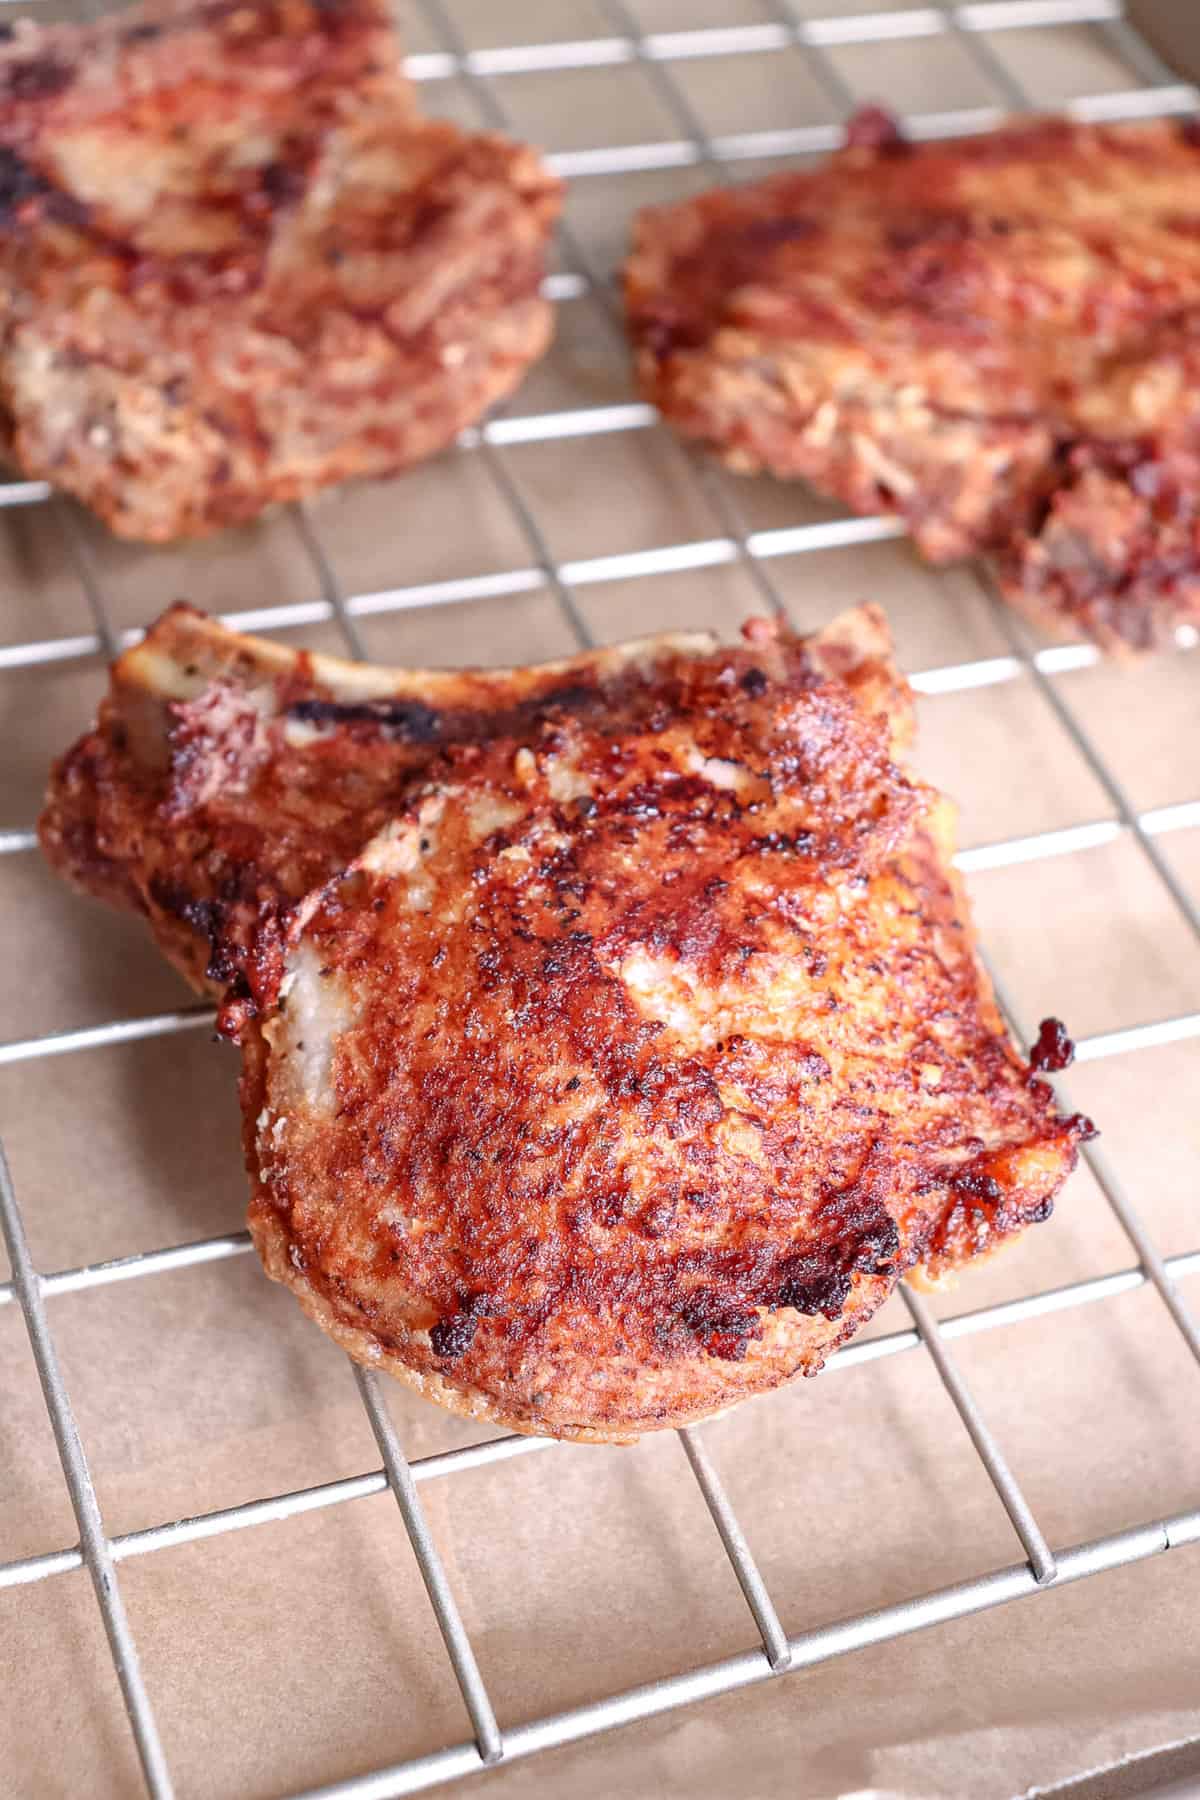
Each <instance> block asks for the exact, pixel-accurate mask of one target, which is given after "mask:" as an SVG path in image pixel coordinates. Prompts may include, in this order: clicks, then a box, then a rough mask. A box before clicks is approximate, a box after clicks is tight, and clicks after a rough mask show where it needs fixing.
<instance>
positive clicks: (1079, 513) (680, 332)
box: [625, 113, 1200, 650]
mask: <svg viewBox="0 0 1200 1800" xmlns="http://www.w3.org/2000/svg"><path fill="white" fill-rule="evenodd" d="M1198 184H1200V133H1198V132H1197V131H1196V129H1195V127H1194V124H1193V122H1192V121H1186V122H1182V123H1180V122H1172V121H1161V122H1155V123H1151V124H1139V125H1114V126H1104V125H1081V124H1076V123H1073V122H1069V121H1066V120H1061V119H1040V120H1033V121H1025V122H1022V123H1014V124H1012V125H1010V126H1008V127H1006V128H1004V129H1003V130H1000V131H998V132H994V133H989V134H986V135H983V136H979V137H973V138H965V139H961V140H953V141H943V142H937V143H924V144H909V143H907V142H905V141H904V140H903V139H902V138H901V137H900V135H899V133H898V132H897V131H896V129H895V127H894V126H893V125H892V124H891V122H890V121H889V120H888V119H887V118H886V117H885V116H884V115H881V114H878V113H874V114H865V115H860V116H859V118H858V119H857V120H855V121H852V123H851V126H850V129H849V133H848V142H847V147H846V148H845V149H844V150H842V151H841V152H839V153H838V154H836V155H835V156H833V157H832V158H830V159H829V160H828V162H827V163H825V164H824V165H823V166H821V167H819V168H816V169H812V170H806V171H801V172H798V173H795V174H791V173H789V174H784V175H778V176H774V177H772V178H770V179H769V180H767V181H763V182H759V183H755V184H753V185H750V186H747V187H742V188H735V189H731V190H723V191H720V192H716V193H710V194H704V195H701V196H700V197H698V198H695V199H690V200H687V201H684V202H682V203H681V204H679V205H676V206H672V207H665V208H660V209H656V210H652V211H649V212H645V213H643V214H642V215H641V216H640V217H639V219H638V220H637V223H636V226H635V229H634V241H633V248H632V253H631V255H630V258H629V261H628V263H627V265H626V271H625V291H626V300H627V306H628V315H629V324H630V331H631V335H632V338H633V343H634V346H635V351H636V362H637V371H638V377H639V381H640V383H641V386H642V388H643V391H644V392H645V393H646V395H647V397H648V398H650V399H651V400H652V401H653V402H654V403H655V404H656V405H657V406H658V407H659V408H660V409H661V411H662V412H663V413H664V415H665V416H666V417H667V418H668V419H669V420H670V421H671V422H672V423H673V424H674V425H675V426H676V427H677V428H678V429H679V430H681V431H682V432H684V433H685V434H687V435H688V436H690V437H695V438H698V439H700V440H701V441H703V442H704V443H706V444H707V445H709V446H710V447H711V448H712V449H714V450H715V451H716V452H717V453H718V454H719V455H720V456H721V457H722V459H723V460H724V461H726V462H727V463H728V464H729V465H730V466H731V467H733V468H736V469H741V470H747V471H754V470H760V469H767V470H770V471H772V472H773V473H775V474H777V475H782V476H802V477H804V478H805V479H807V480H809V481H811V482H812V483H813V484H814V485H815V486H817V487H818V488H820V489H822V490H823V491H824V492H826V493H829V494H831V495H833V496H835V497H836V498H838V499H840V500H842V501H844V502H845V503H846V504H847V505H848V506H850V507H852V508H854V509H855V510H856V511H859V512H879V511H890V512H896V513H898V514H900V515H901V517H903V519H904V520H905V522H906V523H907V525H908V526H909V528H910V530H911V532H912V535H913V538H914V540H915V542H916V544H917V546H918V548H919V549H920V550H921V551H922V552H923V553H924V554H925V555H926V556H928V557H929V558H931V559H932V560H933V561H935V562H943V561H946V560H949V559H952V558H955V557H960V556H965V555H969V554H971V553H973V552H976V551H984V552H988V553H991V554H994V555H995V556H996V557H997V559H998V561H999V565H1000V573H1001V577H1002V580H1003V582H1004V584H1005V586H1006V588H1007V589H1008V591H1009V592H1010V594H1011V595H1012V597H1014V598H1016V599H1017V600H1018V601H1019V603H1020V604H1023V605H1024V606H1025V607H1026V608H1029V609H1036V611H1037V612H1038V614H1039V616H1040V618H1041V619H1042V621H1043V622H1046V623H1049V624H1051V625H1053V626H1057V627H1058V628H1059V629H1068V630H1076V631H1077V630H1079V629H1082V630H1084V631H1085V632H1087V633H1088V634H1089V635H1091V636H1092V637H1093V638H1094V639H1095V640H1096V641H1097V642H1098V643H1100V644H1101V645H1102V646H1103V647H1105V648H1106V649H1110V650H1121V649H1144V648H1147V647H1150V646H1151V645H1153V644H1155V643H1157V642H1160V641H1162V640H1163V639H1165V638H1169V637H1170V635H1171V633H1172V632H1173V630H1174V628H1175V627H1176V626H1177V625H1179V624H1181V623H1184V622H1187V621H1190V620H1195V619H1197V618H1200V574H1198V571H1200V524H1198V522H1197V505H1196V499H1195V487H1194V482H1193V476H1194V470H1195V462H1196V456H1197V451H1198V449H1200V407H1198V406H1197V403H1196V400H1195V394H1196V391H1197V390H1196V375H1197V372H1198V362H1200V358H1198V357H1197V353H1196V349H1195V341H1196V336H1197V329H1198V328H1200V204H1198V202H1197V189H1198ZM1093 468H1098V469H1101V470H1103V472H1104V476H1103V481H1097V480H1096V479H1094V478H1092V477H1090V476H1089V475H1088V474H1087V471H1088V470H1091V469H1093ZM1134 515H1136V519H1135V518H1134Z"/></svg>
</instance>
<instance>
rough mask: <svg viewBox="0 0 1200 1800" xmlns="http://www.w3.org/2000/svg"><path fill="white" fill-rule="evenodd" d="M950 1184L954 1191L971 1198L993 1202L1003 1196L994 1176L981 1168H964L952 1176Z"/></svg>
mask: <svg viewBox="0 0 1200 1800" xmlns="http://www.w3.org/2000/svg"><path fill="white" fill-rule="evenodd" d="M951 1186H952V1187H953V1188H954V1191H955V1193H958V1194H968V1195H969V1196H970V1197H971V1199H972V1200H989V1201H991V1202H993V1203H995V1202H996V1201H997V1200H1003V1198H1004V1189H1003V1188H1002V1187H1001V1186H1000V1183H999V1182H998V1181H997V1180H996V1177H995V1176H994V1175H988V1174H987V1173H985V1171H984V1170H983V1169H964V1170H963V1171H962V1172H961V1174H958V1175H956V1176H955V1177H954V1180H953V1182H952V1183H951Z"/></svg>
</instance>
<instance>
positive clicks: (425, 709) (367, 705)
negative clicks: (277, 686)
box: [288, 700, 445, 744]
mask: <svg viewBox="0 0 1200 1800" xmlns="http://www.w3.org/2000/svg"><path fill="white" fill-rule="evenodd" d="M288 717H289V719H295V720H296V721H297V723H300V724H306V725H332V726H335V727H336V726H338V725H373V726H375V727H376V728H377V729H378V730H379V731H382V732H385V733H386V734H387V735H388V736H389V737H398V738H403V739H404V740H405V741H406V742H407V743H410V744H436V743H438V742H440V740H441V738H442V736H443V734H444V723H445V722H444V720H443V718H442V715H441V714H440V713H439V712H436V711H435V710H434V708H433V707H432V706H426V705H424V703H423V702H422V701H420V700H362V701H343V700H294V701H293V702H292V704H291V705H290V706H289V707H288Z"/></svg>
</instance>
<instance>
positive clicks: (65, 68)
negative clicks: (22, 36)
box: [4, 56, 75, 100]
mask: <svg viewBox="0 0 1200 1800" xmlns="http://www.w3.org/2000/svg"><path fill="white" fill-rule="evenodd" d="M74 79H75V71H74V69H73V68H72V67H71V65H70V63H65V62H60V61H59V59H58V58H57V57H56V56H33V57H30V59H29V61H28V62H23V63H14V64H13V66H12V68H11V69H7V70H5V72H4V85H5V87H6V88H7V90H8V93H9V97H10V98H11V99H13V100H49V99H51V98H52V97H53V96H54V95H55V94H61V93H62V92H63V89H64V88H69V87H70V86H71V83H72V82H73V81H74Z"/></svg>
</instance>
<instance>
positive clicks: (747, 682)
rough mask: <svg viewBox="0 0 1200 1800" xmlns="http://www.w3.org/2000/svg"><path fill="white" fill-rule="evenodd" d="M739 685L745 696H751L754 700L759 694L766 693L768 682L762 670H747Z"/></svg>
mask: <svg viewBox="0 0 1200 1800" xmlns="http://www.w3.org/2000/svg"><path fill="white" fill-rule="evenodd" d="M738 685H739V686H740V688H741V690H742V692H743V694H749V695H750V697H751V699H754V698H756V697H757V696H758V695H759V694H765V693H766V691H767V687H768V682H767V678H766V676H765V674H764V673H763V671H762V670H761V669H747V670H746V673H745V674H744V675H743V676H742V678H741V681H740V682H739V684H738Z"/></svg>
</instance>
